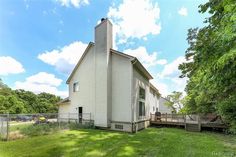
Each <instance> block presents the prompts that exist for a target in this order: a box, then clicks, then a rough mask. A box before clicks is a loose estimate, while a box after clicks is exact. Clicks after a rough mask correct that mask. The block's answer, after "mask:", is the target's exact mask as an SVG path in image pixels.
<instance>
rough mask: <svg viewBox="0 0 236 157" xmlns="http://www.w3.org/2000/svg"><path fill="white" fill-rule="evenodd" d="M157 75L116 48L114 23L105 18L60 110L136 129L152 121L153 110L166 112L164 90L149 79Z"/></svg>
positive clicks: (107, 124) (110, 125)
mask: <svg viewBox="0 0 236 157" xmlns="http://www.w3.org/2000/svg"><path fill="white" fill-rule="evenodd" d="M152 78H153V77H152V76H151V75H150V73H149V72H148V71H147V70H146V69H145V68H144V66H143V65H142V64H141V63H140V62H139V60H138V59H137V58H135V57H133V56H130V55H127V54H124V53H121V52H118V51H116V50H114V49H112V24H111V22H110V21H109V20H108V19H102V20H101V23H100V24H98V25H97V26H96V27H95V43H93V42H90V43H89V45H88V47H87V48H86V50H85V52H84V53H83V55H82V57H81V59H80V60H79V62H78V63H77V65H76V66H75V68H74V70H73V71H72V73H71V75H70V76H69V78H68V80H67V82H66V83H67V84H68V85H69V97H68V98H66V99H64V100H63V101H62V102H61V103H60V104H59V114H61V115H63V113H64V115H67V114H66V113H78V112H79V114H80V116H79V117H80V118H81V119H83V118H82V115H84V114H85V113H90V116H91V119H92V120H94V125H95V126H97V127H101V128H110V129H112V130H120V131H128V132H134V131H137V130H140V129H142V128H146V127H147V126H148V125H149V118H150V113H154V112H156V109H158V111H160V112H162V111H161V110H162V108H163V107H161V106H163V105H164V104H161V106H160V94H159V92H158V90H157V89H156V88H155V87H154V86H153V85H152V84H151V83H150V82H149V80H150V79H152ZM165 112H167V113H170V110H168V111H167V110H166V109H165Z"/></svg>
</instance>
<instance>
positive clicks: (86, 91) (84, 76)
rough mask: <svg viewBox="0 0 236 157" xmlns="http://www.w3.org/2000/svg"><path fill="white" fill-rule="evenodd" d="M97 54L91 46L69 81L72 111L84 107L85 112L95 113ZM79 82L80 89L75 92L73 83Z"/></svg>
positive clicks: (92, 114) (70, 109)
mask: <svg viewBox="0 0 236 157" xmlns="http://www.w3.org/2000/svg"><path fill="white" fill-rule="evenodd" d="M94 62H95V55H94V47H90V49H89V50H88V52H87V54H86V55H85V57H84V59H83V60H82V62H81V64H80V65H79V67H78V68H77V69H76V72H75V73H74V75H73V77H72V78H71V80H70V82H69V100H70V107H69V112H70V113H78V110H77V109H76V108H78V107H83V113H91V118H92V119H94V114H95V90H94V89H95V79H94V78H95V64H94ZM75 82H79V91H78V92H73V83H75Z"/></svg>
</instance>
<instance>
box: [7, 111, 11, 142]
mask: <svg viewBox="0 0 236 157" xmlns="http://www.w3.org/2000/svg"><path fill="white" fill-rule="evenodd" d="M9 117H10V116H9V113H7V138H6V140H7V141H8V140H9V132H10V130H9Z"/></svg>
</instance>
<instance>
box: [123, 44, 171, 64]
mask: <svg viewBox="0 0 236 157" xmlns="http://www.w3.org/2000/svg"><path fill="white" fill-rule="evenodd" d="M123 52H124V53H126V54H129V55H131V56H135V57H137V58H138V59H139V60H140V62H141V63H142V64H143V65H144V66H145V67H146V68H148V67H151V66H155V65H157V64H160V65H164V64H166V63H167V61H166V60H165V59H160V60H158V59H157V52H153V53H151V54H149V53H148V52H147V50H146V48H145V47H142V46H140V47H138V48H137V49H133V50H132V49H127V50H124V51H123Z"/></svg>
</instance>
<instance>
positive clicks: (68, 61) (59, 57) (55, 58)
mask: <svg viewBox="0 0 236 157" xmlns="http://www.w3.org/2000/svg"><path fill="white" fill-rule="evenodd" d="M86 47H87V44H84V43H82V42H78V41H76V42H73V43H71V44H69V45H68V46H64V47H63V48H61V49H54V50H52V51H46V52H43V53H41V54H39V55H38V58H39V59H40V60H42V61H43V62H45V63H47V64H49V65H53V66H55V67H56V69H57V70H58V71H60V72H62V73H66V74H69V73H70V72H71V71H72V69H73V68H74V66H75V65H76V63H77V62H78V61H79V59H80V57H81V56H82V54H83V53H84V50H85V49H86Z"/></svg>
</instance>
